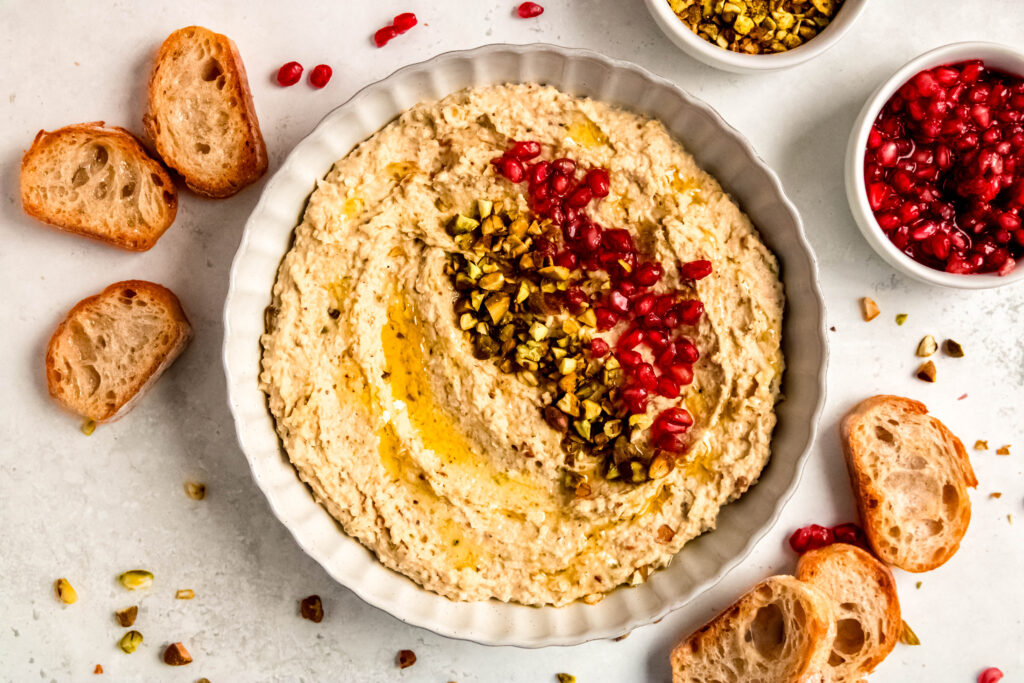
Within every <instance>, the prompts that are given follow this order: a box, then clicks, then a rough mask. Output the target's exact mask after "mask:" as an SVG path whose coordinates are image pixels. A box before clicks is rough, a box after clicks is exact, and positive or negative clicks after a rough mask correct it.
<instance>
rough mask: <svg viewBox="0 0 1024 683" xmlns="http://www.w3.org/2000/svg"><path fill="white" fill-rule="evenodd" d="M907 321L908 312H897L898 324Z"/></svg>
mask: <svg viewBox="0 0 1024 683" xmlns="http://www.w3.org/2000/svg"><path fill="white" fill-rule="evenodd" d="M905 322H907V314H906V313H897V314H896V324H897V325H902V324H903V323H905Z"/></svg>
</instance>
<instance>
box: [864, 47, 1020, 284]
mask: <svg viewBox="0 0 1024 683" xmlns="http://www.w3.org/2000/svg"><path fill="white" fill-rule="evenodd" d="M992 58H995V59H999V60H1006V61H1009V62H1016V63H1017V64H1018V66H1019V72H1018V73H1019V75H1020V77H1021V78H1024V52H1021V51H1020V50H1016V49H1014V48H1012V47H1010V46H1008V45H1003V44H1001V43H993V42H987V41H963V42H957V43H949V44H947V45H941V46H939V47H936V48H933V49H931V50H928V51H927V52H924V53H923V54H920V55H918V56H917V57H914V58H913V59H911V60H910V61H908V62H907V63H905V64H904V65H903V66H901V67H900V68H899V69H897V70H896V72H895V73H893V74H892V75H891V76H889V77H888V78H886V79H885V80H884V81H883V82H882V83H881V84H880V85H879V86H878V87H877V88H875V90H874V91H873V92H872V94H871V95H870V96H869V97H868V99H867V101H866V102H865V103H864V106H863V107H862V108H861V111H860V113H859V114H858V115H857V119H856V121H855V123H854V124H853V128H852V130H851V133H850V138H849V142H848V144H847V148H846V196H847V200H848V202H849V204H850V210H851V212H852V213H853V217H854V220H855V221H856V223H857V227H858V228H860V231H861V233H862V234H863V235H864V238H865V239H866V240H867V242H868V244H870V245H871V246H872V248H873V249H874V250H875V251H876V252H877V253H878V255H879V256H881V257H882V258H883V259H884V260H885V261H886V262H887V263H888V264H889V265H891V266H893V267H894V268H895V269H896V270H898V271H900V272H902V273H903V274H905V275H908V276H910V277H912V278H914V279H915V280H918V281H919V282H925V283H927V284H932V285H939V286H941V287H949V288H953V289H992V288H995V287H1004V286H1006V285H1010V284H1014V283H1017V282H1020V281H1021V280H1024V263H1020V264H1018V266H1017V267H1016V268H1015V269H1014V270H1013V271H1011V272H1010V273H1009V274H1007V275H996V274H994V273H972V274H963V273H947V272H944V271H941V270H935V269H934V268H929V267H928V266H926V265H924V264H922V263H918V262H917V261H915V260H914V259H912V258H910V257H909V256H907V255H906V254H904V253H903V252H902V251H900V250H899V249H897V248H896V245H895V244H893V243H892V242H891V241H890V240H889V238H888V237H886V236H885V235H884V234H883V233H882V231H881V228H879V226H878V223H877V222H876V221H875V216H874V212H873V211H872V210H871V205H870V204H869V203H868V198H867V188H866V186H865V182H864V155H865V153H866V152H867V140H868V134H869V133H870V132H871V128H872V126H873V125H874V122H875V119H876V118H877V116H878V113H879V112H880V111H881V109H882V107H884V106H885V104H886V102H888V101H889V98H890V97H892V96H893V94H895V92H896V91H897V90H899V89H900V88H901V87H902V86H903V85H904V84H905V83H907V82H908V81H909V80H910V79H911V78H913V76H914V75H916V74H917V73H918V72H920V71H923V70H925V69H931V68H934V67H936V66H941V65H943V64H948V63H952V62H960V61H965V60H968V59H981V60H983V61H986V62H988V61H990V60H991V59H992ZM996 68H999V67H996Z"/></svg>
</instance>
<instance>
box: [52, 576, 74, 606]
mask: <svg viewBox="0 0 1024 683" xmlns="http://www.w3.org/2000/svg"><path fill="white" fill-rule="evenodd" d="M53 588H54V590H55V591H56V592H57V597H58V598H59V599H60V601H61V602H63V603H64V604H65V605H73V604H75V603H76V602H78V593H77V591H75V589H74V587H72V585H71V582H70V581H68V580H67V579H64V578H60V579H57V580H56V581H54V583H53Z"/></svg>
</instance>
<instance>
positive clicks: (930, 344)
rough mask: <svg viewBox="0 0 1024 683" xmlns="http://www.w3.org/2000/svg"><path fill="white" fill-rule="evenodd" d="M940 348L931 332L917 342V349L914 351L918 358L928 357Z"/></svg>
mask: <svg viewBox="0 0 1024 683" xmlns="http://www.w3.org/2000/svg"><path fill="white" fill-rule="evenodd" d="M938 348H939V347H938V345H937V344H936V343H935V337H933V336H932V335H930V334H926V335H925V336H923V337H922V338H921V341H919V342H918V343H917V351H915V352H914V353H915V354H917V357H918V358H927V357H928V356H930V355H932V354H933V353H935V351H936V349H938Z"/></svg>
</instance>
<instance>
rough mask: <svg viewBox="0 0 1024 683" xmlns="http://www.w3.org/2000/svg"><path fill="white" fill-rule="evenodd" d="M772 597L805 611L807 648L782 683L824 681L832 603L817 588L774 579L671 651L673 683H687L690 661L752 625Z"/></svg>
mask: <svg viewBox="0 0 1024 683" xmlns="http://www.w3.org/2000/svg"><path fill="white" fill-rule="evenodd" d="M766 593H770V594H771V596H772V597H773V598H776V599H778V596H779V595H781V594H786V595H788V596H790V597H795V598H796V599H797V600H798V601H799V602H800V604H801V606H802V607H803V608H804V616H803V620H804V623H803V629H802V632H801V634H800V635H801V637H802V638H804V639H805V647H804V648H803V649H802V650H801V651H800V652H799V653H798V655H797V656H796V657H795V661H792V662H789V665H788V666H787V668H792V669H793V671H792V675H791V676H790V677H789V678H786V679H785V680H782V679H780V683H812V682H814V681H820V680H821V674H820V671H821V669H822V667H823V666H824V665H825V663H826V661H827V659H828V654H829V652H830V651H831V648H832V641H833V640H834V639H835V633H836V622H835V613H834V607H833V605H832V602H831V600H830V599H829V598H828V596H826V595H825V594H824V593H823V592H821V591H820V590H819V589H818V588H816V587H814V586H812V585H810V584H806V583H804V582H802V581H798V580H797V579H796V578H794V577H792V576H786V575H780V576H771V577H769V578H767V579H765V580H764V581H762V582H761V583H759V584H757V585H756V586H754V587H753V588H752V589H750V590H749V591H748V592H747V593H745V594H744V595H743V596H741V597H740V598H739V599H738V600H737V601H736V602H734V603H733V604H732V605H731V606H729V607H728V608H727V609H725V610H724V611H723V612H722V613H721V614H719V615H718V616H716V617H715V618H714V619H712V620H711V621H709V622H708V623H707V624H705V625H704V626H702V627H701V628H699V629H697V630H696V631H694V632H693V633H691V634H690V635H689V636H688V637H687V638H685V639H684V640H683V641H681V642H680V643H679V644H678V645H676V647H675V648H674V649H673V650H672V656H671V663H672V680H673V683H687V681H689V680H690V678H688V677H687V673H686V667H687V665H688V662H689V660H691V659H693V658H695V657H699V656H701V653H702V652H704V651H705V650H707V649H708V648H709V647H710V646H712V645H714V644H717V643H720V642H721V641H723V640H727V639H728V638H729V635H730V634H731V633H732V632H733V631H735V630H736V628H737V627H738V626H742V624H744V623H747V622H749V621H750V620H751V619H750V617H751V614H753V615H754V616H755V617H756V615H757V612H758V610H759V609H760V608H761V607H763V606H765V605H767V604H771V603H772V602H775V600H765V594H766ZM746 647H748V648H750V650H753V652H746V653H745V655H746V656H747V658H748V659H747V661H750V660H752V659H754V658H755V657H757V655H756V654H755V653H756V649H755V648H754V646H753V645H750V644H748V645H747V646H746Z"/></svg>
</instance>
